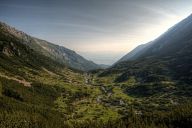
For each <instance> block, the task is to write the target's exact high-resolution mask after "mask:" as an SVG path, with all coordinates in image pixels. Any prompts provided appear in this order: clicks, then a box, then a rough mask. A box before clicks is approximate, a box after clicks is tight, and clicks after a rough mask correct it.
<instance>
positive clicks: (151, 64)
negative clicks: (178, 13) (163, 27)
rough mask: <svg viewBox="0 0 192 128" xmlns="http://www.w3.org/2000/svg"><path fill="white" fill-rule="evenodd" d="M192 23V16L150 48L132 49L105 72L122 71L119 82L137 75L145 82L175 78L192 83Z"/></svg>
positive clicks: (150, 45) (119, 72)
mask: <svg viewBox="0 0 192 128" xmlns="http://www.w3.org/2000/svg"><path fill="white" fill-rule="evenodd" d="M191 26H192V15H190V16H189V17H187V18H186V19H184V20H183V21H181V22H180V23H178V24H176V25H175V26H173V27H172V28H170V29H169V30H168V31H167V32H165V33H164V34H163V35H161V36H160V37H159V38H157V39H156V40H154V41H152V43H150V44H146V45H147V47H144V46H146V45H143V47H142V46H139V47H138V48H136V49H135V50H133V51H132V52H130V53H129V54H128V55H126V56H125V57H124V58H123V59H124V61H123V62H119V63H116V64H115V65H114V66H113V67H111V68H110V69H109V70H107V71H105V72H104V73H103V75H104V74H108V73H118V74H121V75H120V76H119V77H118V78H117V81H125V80H127V79H128V78H129V77H130V76H135V77H136V78H138V79H139V80H140V81H142V82H145V81H148V80H149V81H156V80H157V81H159V80H162V81H163V80H166V79H172V80H177V81H180V82H186V83H191V81H192V77H191V76H192V74H191V73H192V71H191V67H192V56H191V55H192V37H191V35H192V27H191ZM133 53H135V54H133ZM129 56H131V58H132V59H131V58H129ZM126 57H127V61H126ZM133 58H134V59H133Z"/></svg>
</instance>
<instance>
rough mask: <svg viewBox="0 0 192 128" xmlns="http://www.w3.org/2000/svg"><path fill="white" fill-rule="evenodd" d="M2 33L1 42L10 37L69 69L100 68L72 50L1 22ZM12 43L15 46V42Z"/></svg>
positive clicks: (0, 29) (85, 69)
mask: <svg viewBox="0 0 192 128" xmlns="http://www.w3.org/2000/svg"><path fill="white" fill-rule="evenodd" d="M0 33H1V38H0V39H1V41H2V40H3V39H5V38H7V39H6V40H8V39H9V38H10V37H14V38H15V39H16V40H17V41H18V42H19V43H22V44H24V45H27V46H29V48H31V49H33V50H34V51H36V52H37V53H39V54H42V55H45V56H47V57H50V58H51V59H53V60H55V61H57V62H58V63H61V64H66V65H68V66H69V67H72V68H75V69H78V70H83V71H87V70H93V69H97V68H99V66H98V65H97V64H95V63H94V62H92V61H88V60H86V59H85V58H83V57H82V56H80V55H79V54H77V53H75V52H74V51H72V50H70V49H67V48H65V47H62V46H58V45H55V44H52V43H49V42H47V41H45V40H40V39H37V38H34V37H31V36H29V35H27V34H25V33H24V32H21V31H18V30H16V29H15V28H13V27H10V26H8V25H7V24H5V23H2V22H0ZM12 43H13V44H14V42H12Z"/></svg>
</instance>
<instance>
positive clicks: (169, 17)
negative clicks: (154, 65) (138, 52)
mask: <svg viewBox="0 0 192 128" xmlns="http://www.w3.org/2000/svg"><path fill="white" fill-rule="evenodd" d="M191 13H192V0H169V1H168V0H0V21H3V22H5V23H7V24H9V25H11V26H14V27H15V28H17V29H19V30H22V31H24V32H26V33H27V34H30V35H32V36H35V37H38V38H40V39H44V40H47V41H49V42H52V43H54V44H58V45H61V46H64V47H67V48H69V49H72V50H75V51H76V52H77V53H79V54H80V55H82V56H83V57H85V58H87V59H89V60H92V61H94V62H96V63H98V64H107V65H111V64H113V63H114V62H116V61H117V60H118V59H120V58H121V57H122V56H124V55H125V54H126V53H128V52H129V51H131V50H132V49H134V48H135V47H136V46H138V45H140V44H144V43H147V42H149V41H151V40H154V39H155V38H157V37H158V36H159V35H161V34H162V33H163V32H165V31H166V30H167V29H168V28H170V27H171V26H173V25H174V24H176V23H178V22H179V21H181V20H182V19H184V18H185V17H187V16H188V15H190V14H191Z"/></svg>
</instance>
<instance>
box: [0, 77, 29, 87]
mask: <svg viewBox="0 0 192 128" xmlns="http://www.w3.org/2000/svg"><path fill="white" fill-rule="evenodd" d="M0 77H4V78H6V79H8V80H14V81H17V82H18V83H20V84H23V85H24V86H26V87H31V83H30V82H27V81H26V80H24V79H23V80H19V79H17V78H15V77H10V76H6V75H4V74H0Z"/></svg>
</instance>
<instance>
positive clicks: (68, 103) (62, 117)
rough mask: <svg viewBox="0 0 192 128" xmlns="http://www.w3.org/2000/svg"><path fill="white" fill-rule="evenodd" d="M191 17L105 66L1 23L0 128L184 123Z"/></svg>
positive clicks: (151, 127) (190, 102)
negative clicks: (107, 66) (109, 65)
mask: <svg viewBox="0 0 192 128" xmlns="http://www.w3.org/2000/svg"><path fill="white" fill-rule="evenodd" d="M191 19H192V16H189V17H188V18H186V19H185V20H184V21H182V22H180V23H178V24H177V25H176V26H174V28H172V29H170V30H169V31H168V32H167V33H166V34H165V35H163V36H161V37H160V38H158V39H157V40H155V41H154V42H153V43H150V45H149V44H148V45H147V46H142V47H139V49H138V48H136V50H133V51H132V52H130V54H131V55H130V54H129V55H128V56H127V57H126V56H125V57H123V58H122V59H120V61H118V62H117V63H115V64H114V65H112V66H111V67H109V68H107V69H102V68H101V67H99V65H97V64H95V63H93V62H92V61H88V60H86V59H85V58H83V57H81V56H80V55H78V54H77V53H75V52H74V51H72V50H69V49H67V48H64V47H62V46H57V45H54V44H51V43H49V42H47V41H43V40H40V39H37V38H34V37H31V36H29V35H27V34H25V33H23V32H21V31H18V30H16V29H14V28H13V27H10V26H8V25H6V24H5V23H1V24H0V127H1V128H12V127H15V128H157V127H158V128H190V125H191V124H192V117H191V116H192V94H191V92H192V86H191V81H192V72H191V67H192V61H191V60H192V56H191V55H192V53H191V52H192V49H191V48H192V47H191V46H192V38H191V34H192V28H191V26H192V22H191ZM183 24H185V25H186V26H185V25H183ZM182 25H183V26H185V27H183V28H180V26H182ZM178 28H179V30H178ZM181 33H185V34H184V35H182V36H180V37H179V35H180V34H181ZM171 35H175V38H177V39H175V38H173V37H172V36H171ZM168 41H169V42H168ZM162 44H163V45H162ZM181 46H183V48H182V49H181ZM143 48H144V49H143ZM140 50H141V51H142V52H139V51H140ZM141 53H142V54H141Z"/></svg>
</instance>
